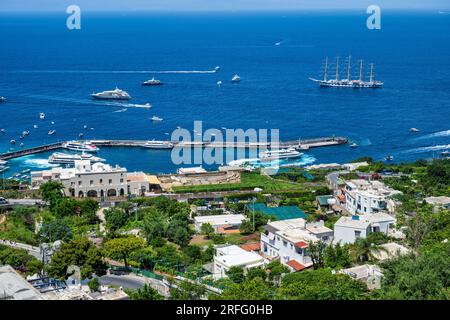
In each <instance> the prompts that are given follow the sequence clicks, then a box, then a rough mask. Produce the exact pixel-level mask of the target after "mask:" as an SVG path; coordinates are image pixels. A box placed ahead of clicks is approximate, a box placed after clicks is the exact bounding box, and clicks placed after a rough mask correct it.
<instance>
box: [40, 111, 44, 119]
mask: <svg viewBox="0 0 450 320" xmlns="http://www.w3.org/2000/svg"><path fill="white" fill-rule="evenodd" d="M39 119H41V120H44V119H45V113H43V112H41V113H39Z"/></svg>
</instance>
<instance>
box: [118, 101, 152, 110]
mask: <svg viewBox="0 0 450 320" xmlns="http://www.w3.org/2000/svg"><path fill="white" fill-rule="evenodd" d="M130 106H131V107H136V108H145V109H150V108H151V107H152V105H151V104H150V103H148V102H147V103H144V104H130ZM125 111H127V109H122V111H121V112H125Z"/></svg>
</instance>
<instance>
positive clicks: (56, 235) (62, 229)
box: [39, 219, 73, 243]
mask: <svg viewBox="0 0 450 320" xmlns="http://www.w3.org/2000/svg"><path fill="white" fill-rule="evenodd" d="M39 237H40V238H41V240H42V241H43V242H51V243H53V242H55V241H56V240H62V241H68V240H70V239H72V237H73V233H72V228H71V227H70V226H69V224H68V223H67V222H66V221H65V220H63V219H55V220H51V221H46V222H44V223H42V226H41V228H40V230H39Z"/></svg>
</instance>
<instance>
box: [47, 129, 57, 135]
mask: <svg viewBox="0 0 450 320" xmlns="http://www.w3.org/2000/svg"><path fill="white" fill-rule="evenodd" d="M55 133H56V130H50V131H49V132H48V134H49V135H52V134H55Z"/></svg>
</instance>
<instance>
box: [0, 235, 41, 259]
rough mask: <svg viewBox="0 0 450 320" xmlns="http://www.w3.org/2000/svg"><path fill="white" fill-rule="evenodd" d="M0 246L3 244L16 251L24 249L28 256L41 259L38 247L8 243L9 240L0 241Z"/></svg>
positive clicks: (13, 242)
mask: <svg viewBox="0 0 450 320" xmlns="http://www.w3.org/2000/svg"><path fill="white" fill-rule="evenodd" d="M0 244H3V245H5V246H8V247H11V248H16V249H24V250H26V251H27V252H28V253H29V254H30V255H32V256H34V257H36V258H37V259H41V251H40V249H39V247H33V246H30V245H29V244H25V243H20V242H15V241H9V240H3V239H0Z"/></svg>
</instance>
